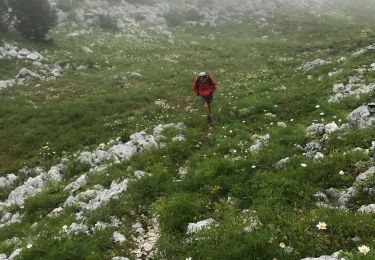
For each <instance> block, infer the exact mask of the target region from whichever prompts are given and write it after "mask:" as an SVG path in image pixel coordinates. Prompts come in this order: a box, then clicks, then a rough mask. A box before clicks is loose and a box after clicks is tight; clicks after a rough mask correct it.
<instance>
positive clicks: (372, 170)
mask: <svg viewBox="0 0 375 260" xmlns="http://www.w3.org/2000/svg"><path fill="white" fill-rule="evenodd" d="M374 174H375V167H370V168H369V169H368V170H367V171H365V172H363V173H361V174H359V175H358V176H357V178H356V180H355V183H360V182H363V181H365V180H367V179H368V178H370V177H372V176H373V175H374Z"/></svg>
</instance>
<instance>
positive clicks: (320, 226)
mask: <svg viewBox="0 0 375 260" xmlns="http://www.w3.org/2000/svg"><path fill="white" fill-rule="evenodd" d="M316 227H317V228H318V229H319V230H326V229H327V224H326V223H325V222H319V223H318V224H317V225H316Z"/></svg>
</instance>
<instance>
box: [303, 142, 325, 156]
mask: <svg viewBox="0 0 375 260" xmlns="http://www.w3.org/2000/svg"><path fill="white" fill-rule="evenodd" d="M321 149H322V146H321V145H320V143H319V142H317V141H311V142H310V143H308V144H306V147H305V156H306V157H309V158H314V157H315V156H316V155H317V153H318V152H320V151H321Z"/></svg>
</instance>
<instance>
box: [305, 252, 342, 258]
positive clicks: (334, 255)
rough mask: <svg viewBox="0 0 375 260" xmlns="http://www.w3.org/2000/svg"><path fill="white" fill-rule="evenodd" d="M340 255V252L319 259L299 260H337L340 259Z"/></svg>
mask: <svg viewBox="0 0 375 260" xmlns="http://www.w3.org/2000/svg"><path fill="white" fill-rule="evenodd" d="M340 253H341V252H336V253H334V254H332V255H330V256H329V255H323V256H320V257H316V258H314V257H306V258H303V259H301V260H338V259H339V257H340Z"/></svg>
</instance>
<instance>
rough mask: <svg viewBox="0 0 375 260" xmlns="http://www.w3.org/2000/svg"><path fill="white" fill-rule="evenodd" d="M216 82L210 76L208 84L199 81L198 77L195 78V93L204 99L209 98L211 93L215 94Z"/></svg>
mask: <svg viewBox="0 0 375 260" xmlns="http://www.w3.org/2000/svg"><path fill="white" fill-rule="evenodd" d="M216 85H217V84H216V81H215V80H214V79H213V78H211V76H209V75H208V79H207V80H206V82H204V83H202V82H199V81H198V76H196V77H195V79H194V81H193V89H194V93H195V94H198V93H199V95H200V96H202V97H207V96H209V95H210V94H211V93H214V92H215V90H216Z"/></svg>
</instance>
